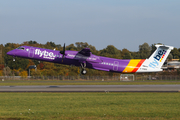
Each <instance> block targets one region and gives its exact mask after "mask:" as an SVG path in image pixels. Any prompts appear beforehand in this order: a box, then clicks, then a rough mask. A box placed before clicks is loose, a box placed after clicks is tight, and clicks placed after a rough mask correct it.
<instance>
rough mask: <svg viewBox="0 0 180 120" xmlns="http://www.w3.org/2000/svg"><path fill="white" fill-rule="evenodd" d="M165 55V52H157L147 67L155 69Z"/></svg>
mask: <svg viewBox="0 0 180 120" xmlns="http://www.w3.org/2000/svg"><path fill="white" fill-rule="evenodd" d="M165 54H166V51H165V50H159V51H158V52H157V54H156V55H155V56H154V59H153V61H152V62H150V64H149V67H151V68H156V67H157V66H158V65H159V62H161V61H162V60H163V58H164V56H165Z"/></svg>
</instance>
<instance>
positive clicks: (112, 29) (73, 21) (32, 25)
mask: <svg viewBox="0 0 180 120" xmlns="http://www.w3.org/2000/svg"><path fill="white" fill-rule="evenodd" d="M179 6H180V0H0V44H4V45H5V44H6V43H18V44H21V43H23V42H25V41H30V40H33V41H37V42H38V43H41V44H45V43H46V42H54V43H55V44H61V45H63V44H64V43H66V45H70V44H75V43H76V42H87V43H88V44H91V45H93V46H95V47H96V49H97V50H101V49H104V48H106V47H107V46H108V45H114V46H115V47H116V48H117V49H119V50H122V49H124V48H126V49H128V50H130V51H138V50H139V45H142V44H143V43H145V42H146V43H148V44H149V45H150V46H151V45H152V44H156V43H163V44H166V45H170V46H174V47H176V48H180V7H179Z"/></svg>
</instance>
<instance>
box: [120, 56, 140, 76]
mask: <svg viewBox="0 0 180 120" xmlns="http://www.w3.org/2000/svg"><path fill="white" fill-rule="evenodd" d="M140 61H141V59H137V60H136V59H131V60H130V61H129V64H128V65H127V66H126V68H125V69H124V70H123V73H131V72H132V71H133V69H134V68H136V66H137V65H138V63H139V62H140Z"/></svg>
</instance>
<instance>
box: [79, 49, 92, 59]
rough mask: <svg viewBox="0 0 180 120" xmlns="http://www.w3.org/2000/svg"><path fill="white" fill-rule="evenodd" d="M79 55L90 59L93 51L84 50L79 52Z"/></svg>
mask: <svg viewBox="0 0 180 120" xmlns="http://www.w3.org/2000/svg"><path fill="white" fill-rule="evenodd" d="M78 53H79V54H81V55H83V56H86V57H90V56H91V51H90V49H89V48H84V49H82V50H81V51H79V52H78Z"/></svg>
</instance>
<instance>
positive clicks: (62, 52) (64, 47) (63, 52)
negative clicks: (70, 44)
mask: <svg viewBox="0 0 180 120" xmlns="http://www.w3.org/2000/svg"><path fill="white" fill-rule="evenodd" d="M65 49H66V46H65V43H64V46H63V51H60V53H61V54H63V57H62V62H63V59H64V55H65Z"/></svg>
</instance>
